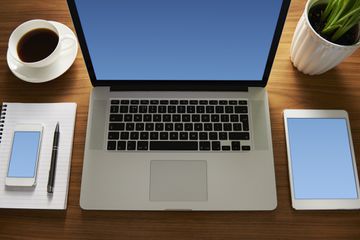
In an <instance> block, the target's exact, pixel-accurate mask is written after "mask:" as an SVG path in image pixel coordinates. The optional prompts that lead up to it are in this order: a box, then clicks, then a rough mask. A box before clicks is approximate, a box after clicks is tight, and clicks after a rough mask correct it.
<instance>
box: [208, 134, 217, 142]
mask: <svg viewBox="0 0 360 240" xmlns="http://www.w3.org/2000/svg"><path fill="white" fill-rule="evenodd" d="M217 137H218V136H217V133H216V132H211V133H209V139H210V140H217V139H218V138H217Z"/></svg>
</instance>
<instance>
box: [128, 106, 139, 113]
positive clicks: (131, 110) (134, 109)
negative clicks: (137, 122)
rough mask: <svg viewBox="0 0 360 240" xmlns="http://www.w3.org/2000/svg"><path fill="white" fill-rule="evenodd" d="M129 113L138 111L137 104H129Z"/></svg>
mask: <svg viewBox="0 0 360 240" xmlns="http://www.w3.org/2000/svg"><path fill="white" fill-rule="evenodd" d="M129 112H130V113H137V112H138V106H134V105H132V106H130V110H129Z"/></svg>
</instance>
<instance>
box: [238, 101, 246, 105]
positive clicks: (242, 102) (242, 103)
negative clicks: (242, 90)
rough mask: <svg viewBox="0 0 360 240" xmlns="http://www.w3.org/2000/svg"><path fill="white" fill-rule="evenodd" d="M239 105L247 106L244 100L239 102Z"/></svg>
mask: <svg viewBox="0 0 360 240" xmlns="http://www.w3.org/2000/svg"><path fill="white" fill-rule="evenodd" d="M239 105H247V101H246V100H239Z"/></svg>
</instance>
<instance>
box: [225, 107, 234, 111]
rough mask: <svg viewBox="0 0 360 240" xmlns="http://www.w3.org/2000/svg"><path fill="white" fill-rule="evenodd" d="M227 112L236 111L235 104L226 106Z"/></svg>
mask: <svg viewBox="0 0 360 240" xmlns="http://www.w3.org/2000/svg"><path fill="white" fill-rule="evenodd" d="M225 112H226V113H233V112H234V108H233V106H226V107H225Z"/></svg>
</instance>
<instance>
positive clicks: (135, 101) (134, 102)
mask: <svg viewBox="0 0 360 240" xmlns="http://www.w3.org/2000/svg"><path fill="white" fill-rule="evenodd" d="M130 103H131V104H134V105H137V104H139V103H140V101H139V100H131V101H130Z"/></svg>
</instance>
